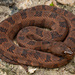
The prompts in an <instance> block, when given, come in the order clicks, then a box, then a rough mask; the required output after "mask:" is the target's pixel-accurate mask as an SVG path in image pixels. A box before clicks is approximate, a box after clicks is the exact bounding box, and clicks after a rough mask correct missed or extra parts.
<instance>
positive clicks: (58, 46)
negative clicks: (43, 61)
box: [51, 42, 74, 60]
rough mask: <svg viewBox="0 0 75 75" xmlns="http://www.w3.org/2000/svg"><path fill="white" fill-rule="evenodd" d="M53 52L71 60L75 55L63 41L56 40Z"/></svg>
mask: <svg viewBox="0 0 75 75" xmlns="http://www.w3.org/2000/svg"><path fill="white" fill-rule="evenodd" d="M51 52H52V53H53V54H55V55H57V56H62V57H64V58H66V59H67V60H71V59H72V58H73V56H74V53H73V52H72V51H71V48H69V47H68V46H67V45H66V44H64V43H63V42H54V43H53V47H52V49H51Z"/></svg>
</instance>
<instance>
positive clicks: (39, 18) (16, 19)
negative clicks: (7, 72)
mask: <svg viewBox="0 0 75 75" xmlns="http://www.w3.org/2000/svg"><path fill="white" fill-rule="evenodd" d="M15 38H16V41H17V43H18V45H16V44H15V43H14V42H13V40H14V39H15ZM74 55H75V15H74V14H72V13H71V12H69V11H67V10H64V9H61V8H57V7H53V6H47V5H38V6H34V7H31V8H27V9H24V10H21V11H19V12H17V13H15V14H13V15H11V16H9V17H8V18H7V19H5V20H3V21H2V22H1V23H0V59H2V60H3V61H5V62H7V63H10V64H16V65H22V66H25V65H27V66H28V65H30V66H35V67H43V68H57V67H62V66H64V65H66V64H68V63H69V62H70V61H71V60H72V59H73V57H74Z"/></svg>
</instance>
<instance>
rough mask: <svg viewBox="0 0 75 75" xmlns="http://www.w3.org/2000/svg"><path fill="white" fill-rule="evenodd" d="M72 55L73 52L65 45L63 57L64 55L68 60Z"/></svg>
mask: <svg viewBox="0 0 75 75" xmlns="http://www.w3.org/2000/svg"><path fill="white" fill-rule="evenodd" d="M73 56H74V53H73V52H72V51H71V48H69V47H67V48H66V50H65V51H64V57H66V58H67V59H68V60H70V59H72V58H73Z"/></svg>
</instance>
